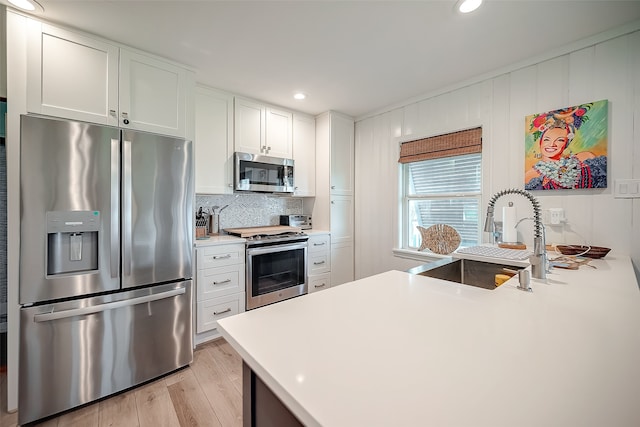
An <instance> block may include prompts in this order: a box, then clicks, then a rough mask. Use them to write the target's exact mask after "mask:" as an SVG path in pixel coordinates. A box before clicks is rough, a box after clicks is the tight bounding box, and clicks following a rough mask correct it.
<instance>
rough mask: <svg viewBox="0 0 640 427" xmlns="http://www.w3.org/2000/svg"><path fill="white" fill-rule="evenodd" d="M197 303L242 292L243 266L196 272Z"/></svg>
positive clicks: (206, 269) (236, 265)
mask: <svg viewBox="0 0 640 427" xmlns="http://www.w3.org/2000/svg"><path fill="white" fill-rule="evenodd" d="M196 287H197V291H196V297H197V301H204V300H208V299H211V298H216V297H221V296H225V295H230V294H235V293H238V292H244V264H235V265H227V266H224V267H214V268H205V269H201V270H198V277H197V281H196Z"/></svg>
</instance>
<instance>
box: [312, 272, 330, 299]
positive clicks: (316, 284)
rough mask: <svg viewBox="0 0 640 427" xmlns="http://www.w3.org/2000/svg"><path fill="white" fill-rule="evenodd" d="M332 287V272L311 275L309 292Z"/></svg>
mask: <svg viewBox="0 0 640 427" xmlns="http://www.w3.org/2000/svg"><path fill="white" fill-rule="evenodd" d="M330 287H331V273H327V274H320V275H319V276H313V277H312V276H309V291H308V292H309V293H310V294H311V293H313V292H318V291H322V290H324V289H329V288H330Z"/></svg>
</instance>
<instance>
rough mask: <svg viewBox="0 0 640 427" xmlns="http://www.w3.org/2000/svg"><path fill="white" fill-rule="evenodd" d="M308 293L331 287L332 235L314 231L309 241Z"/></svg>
mask: <svg viewBox="0 0 640 427" xmlns="http://www.w3.org/2000/svg"><path fill="white" fill-rule="evenodd" d="M307 279H308V280H307V283H308V293H313V292H317V291H321V290H323V289H327V288H329V287H331V235H330V234H329V233H313V234H310V235H309V241H308V243H307Z"/></svg>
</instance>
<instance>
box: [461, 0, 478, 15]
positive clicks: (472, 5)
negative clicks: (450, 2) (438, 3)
mask: <svg viewBox="0 0 640 427" xmlns="http://www.w3.org/2000/svg"><path fill="white" fill-rule="evenodd" d="M481 4H482V0H458V2H457V3H456V10H457V11H458V12H460V13H469V12H473V11H474V10H476V9H477V8H479V7H480V5H481Z"/></svg>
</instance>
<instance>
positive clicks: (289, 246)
mask: <svg viewBox="0 0 640 427" xmlns="http://www.w3.org/2000/svg"><path fill="white" fill-rule="evenodd" d="M306 248H307V242H300V243H285V244H283V245H273V246H261V247H257V248H256V247H254V248H247V256H252V255H261V254H270V253H274V252H284V251H291V250H295V249H306Z"/></svg>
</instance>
